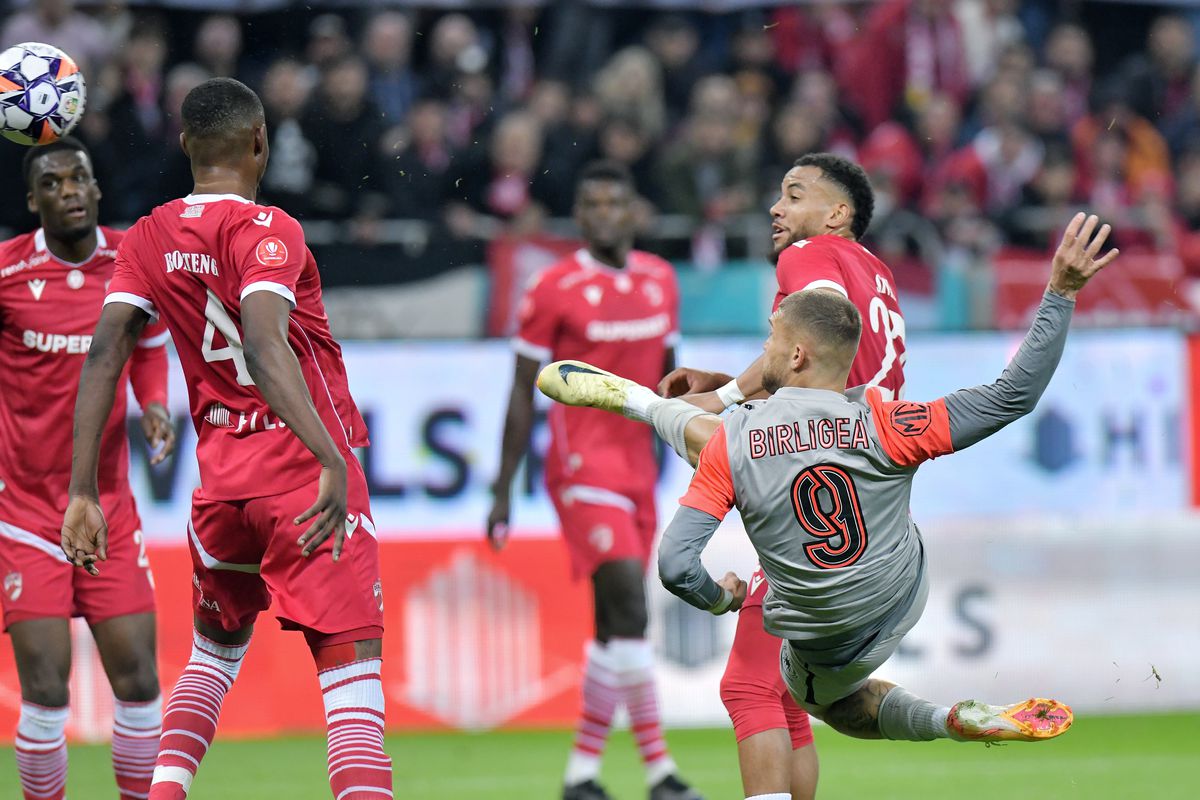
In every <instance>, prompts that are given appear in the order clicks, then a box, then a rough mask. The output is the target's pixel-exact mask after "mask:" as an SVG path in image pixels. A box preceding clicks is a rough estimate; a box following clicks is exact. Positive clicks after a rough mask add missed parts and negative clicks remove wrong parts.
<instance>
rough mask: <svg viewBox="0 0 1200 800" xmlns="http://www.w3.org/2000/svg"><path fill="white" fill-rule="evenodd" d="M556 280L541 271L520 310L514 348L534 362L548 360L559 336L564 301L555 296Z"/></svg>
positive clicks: (524, 298)
mask: <svg viewBox="0 0 1200 800" xmlns="http://www.w3.org/2000/svg"><path fill="white" fill-rule="evenodd" d="M556 294H557V292H556V289H555V285H554V281H553V280H552V279H551V278H550V276H549V275H548V274H547V273H542V274H541V275H539V276H538V277H537V278H536V279H535V280H534V283H533V285H532V286H530V287H529V289H528V290H527V291H526V292H525V296H524V297H523V298H522V299H521V306H520V308H519V309H518V310H517V335H516V336H514V337H513V341H512V345H513V350H515V351H516V352H517V354H518V355H522V356H525V357H526V358H531V359H533V360H534V361H538V362H543V361H549V360H550V357H551V355H552V354H553V353H554V345H555V342H556V340H557V339H558V329H559V321H560V314H561V302H559V301H558V299H557V298H556V296H555V295H556Z"/></svg>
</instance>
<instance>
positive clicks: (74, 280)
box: [67, 269, 84, 289]
mask: <svg viewBox="0 0 1200 800" xmlns="http://www.w3.org/2000/svg"><path fill="white" fill-rule="evenodd" d="M83 280H84V278H83V273H82V272H80V271H79V270H77V269H73V270H71V271H70V272H68V273H67V286H70V287H71V288H72V289H82V288H83Z"/></svg>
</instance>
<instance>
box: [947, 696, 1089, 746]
mask: <svg viewBox="0 0 1200 800" xmlns="http://www.w3.org/2000/svg"><path fill="white" fill-rule="evenodd" d="M1074 721H1075V715H1074V714H1073V713H1072V712H1071V707H1070V706H1068V705H1067V704H1066V703H1060V702H1058V701H1057V700H1047V699H1045V698H1042V697H1034V698H1031V699H1029V700H1025V701H1023V702H1020V703H1013V704H1012V705H1011V706H991V705H988V704H987V703H981V702H979V701H978V700H963V701H962V702H961V703H955V704H954V706H953V707H952V708H951V709H950V715H949V716H948V717H947V718H946V727H947V728H948V729H949V731H950V738H952V739H957V740H959V741H961V742H986V743H989V744H990V743H993V742H1040V741H1042V740H1043V739H1053V738H1054V737H1055V736H1059V735H1061V734H1063V733H1066V732H1067V729H1068V728H1070V727H1071V723H1072V722H1074Z"/></svg>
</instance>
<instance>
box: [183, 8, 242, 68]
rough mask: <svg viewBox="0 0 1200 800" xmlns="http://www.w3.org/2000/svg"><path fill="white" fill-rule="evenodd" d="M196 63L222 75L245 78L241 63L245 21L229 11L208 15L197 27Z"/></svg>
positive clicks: (194, 50)
mask: <svg viewBox="0 0 1200 800" xmlns="http://www.w3.org/2000/svg"><path fill="white" fill-rule="evenodd" d="M193 53H194V57H195V60H196V63H197V64H199V65H200V66H201V67H202V68H203V69H205V70H207V71H208V72H209V74H211V75H213V76H215V77H220V78H236V77H238V76H242V79H243V80H245V79H246V78H245V75H246V71H245V69H244V68H243V66H244V65H241V64H240V63H239V61H240V59H241V55H242V24H241V23H240V22H238V19H237V17H233V16H230V15H229V14H214V15H212V16H210V17H205V18H204V21H203V22H202V23H200V28H199V30H197V31H196V44H195V47H194V49H193Z"/></svg>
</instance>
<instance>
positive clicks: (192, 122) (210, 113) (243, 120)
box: [180, 78, 265, 139]
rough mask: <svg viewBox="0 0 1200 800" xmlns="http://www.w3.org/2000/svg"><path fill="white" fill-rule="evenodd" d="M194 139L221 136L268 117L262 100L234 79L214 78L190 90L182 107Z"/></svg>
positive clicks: (186, 127) (187, 132)
mask: <svg viewBox="0 0 1200 800" xmlns="http://www.w3.org/2000/svg"><path fill="white" fill-rule="evenodd" d="M180 116H181V117H182V118H183V132H184V133H186V134H187V136H188V138H191V139H213V138H220V137H223V136H225V135H227V134H228V133H230V132H231V131H233V130H236V129H238V128H246V127H249V126H250V125H253V124H254V123H255V122H257V121H258V120H260V119H263V118H264V116H265V115H264V113H263V105H262V100H259V99H258V95H257V94H255V93H254V90H252V89H251V88H250V87H249V86H247V85H246V84H244V83H242V82H241V81H236V80H234V79H233V78H210V79H209V80H206V81H205V82H204V83H202V84H200V85H199V86H197V87H196V88H194V89H192V90H191V91H190V92H188V93H187V97H185V98H183V107H182V109H181V110H180Z"/></svg>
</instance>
